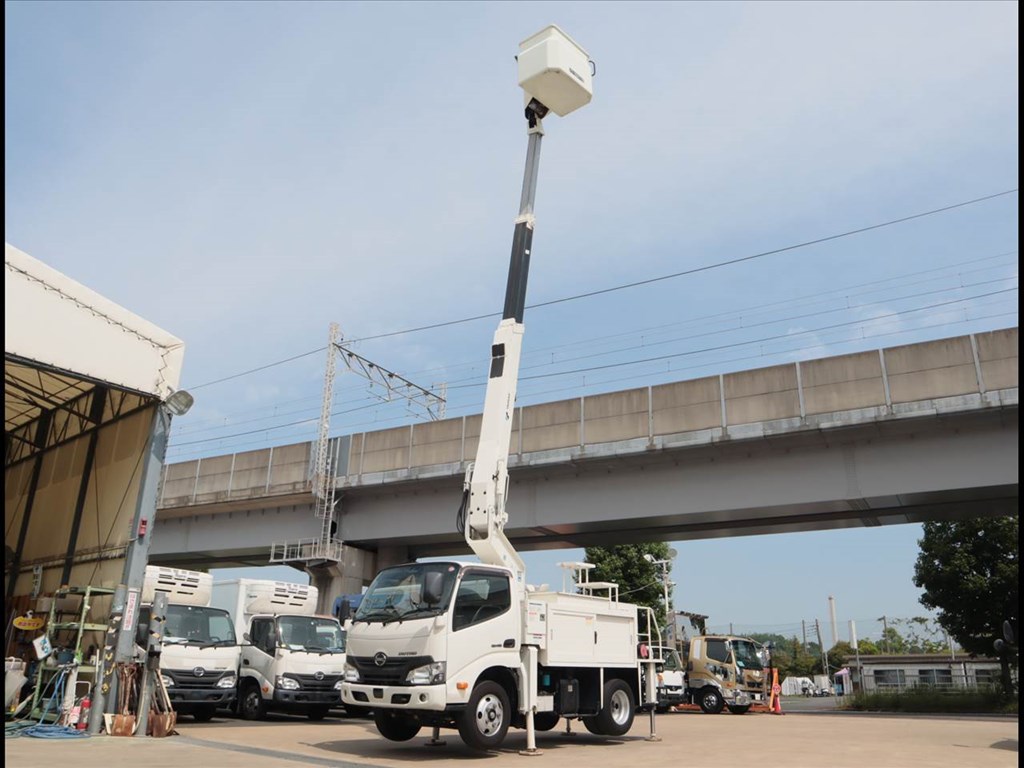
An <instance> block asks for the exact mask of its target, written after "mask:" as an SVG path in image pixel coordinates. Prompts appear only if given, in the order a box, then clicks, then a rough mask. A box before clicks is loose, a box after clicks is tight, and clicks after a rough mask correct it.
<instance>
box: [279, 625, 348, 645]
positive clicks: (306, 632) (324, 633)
mask: <svg viewBox="0 0 1024 768" xmlns="http://www.w3.org/2000/svg"><path fill="white" fill-rule="evenodd" d="M277 628H278V631H279V632H280V638H281V645H283V646H284V647H285V648H288V649H289V650H292V651H307V650H308V651H327V652H329V653H344V652H345V630H343V629H342V628H341V625H340V624H338V622H337V621H335V620H334V619H322V618H320V617H319V616H279V617H278V618H277Z"/></svg>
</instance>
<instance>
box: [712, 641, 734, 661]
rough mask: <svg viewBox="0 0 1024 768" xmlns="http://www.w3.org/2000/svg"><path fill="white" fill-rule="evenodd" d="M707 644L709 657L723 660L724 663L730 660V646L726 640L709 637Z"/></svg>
mask: <svg viewBox="0 0 1024 768" xmlns="http://www.w3.org/2000/svg"><path fill="white" fill-rule="evenodd" d="M707 646H708V658H709V659H714V660H715V661H721V662H722V663H723V664H727V663H728V662H729V646H727V645H726V643H725V640H712V639H708V641H707Z"/></svg>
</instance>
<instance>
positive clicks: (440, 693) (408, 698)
mask: <svg viewBox="0 0 1024 768" xmlns="http://www.w3.org/2000/svg"><path fill="white" fill-rule="evenodd" d="M341 700H342V702H344V703H345V704H353V705H355V706H360V707H371V708H372V707H387V708H389V709H408V710H426V711H429V712H443V711H444V710H445V709H447V707H448V696H447V692H446V690H445V686H444V684H440V685H368V684H365V683H342V686H341Z"/></svg>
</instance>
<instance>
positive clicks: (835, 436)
mask: <svg viewBox="0 0 1024 768" xmlns="http://www.w3.org/2000/svg"><path fill="white" fill-rule="evenodd" d="M1017 345H1018V329H1017V328H1009V329H1004V330H999V331H993V332H989V333H983V334H976V335H969V336H960V337H955V338H948V339H941V340H937V341H930V342H925V343H919V344H911V345H906V346H899V347H891V348H887V349H881V350H873V351H868V352H860V353H856V354H848V355H842V356H837V357H828V358H822V359H816V360H806V361H800V362H796V363H791V364H786V365H777V366H772V367H769V368H761V369H756V370H748V371H740V372H737V373H728V374H722V375H718V376H710V377H706V378H701V379H695V380H689V381H681V382H675V383H669V384H661V385H657V386H650V387H640V388H637V389H630V390H626V391H621V392H612V393H609V394H601V395H593V396H587V397H579V398H573V399H569V400H562V401H559V402H553V403H545V404H541V405H534V406H527V407H524V408H520V409H518V410H517V412H516V418H515V423H514V428H513V437H512V441H513V443H512V456H511V458H510V474H511V478H512V479H511V483H512V487H511V489H510V498H509V510H510V517H511V519H510V522H509V527H508V529H507V532H508V534H509V536H510V538H511V539H512V540H513V541H514V542H515V544H516V546H517V547H518V548H520V549H522V550H531V549H549V548H564V547H582V546H587V545H592V544H598V543H609V542H627V541H650V540H673V541H675V540H686V539H696V538H710V537H721V536H738V535H750V534H762V533H784V532H792V531H809V530H820V529H827V528H845V527H858V526H878V525H887V524H898V523H912V522H921V521H924V520H934V519H952V518H966V517H975V516H985V515H1005V514H1016V511H1017V506H1018V497H1019V490H1018V479H1017V443H1018V429H1017V423H1018V389H1017V387H1018V372H1017V357H1018V352H1017ZM479 423H480V417H479V416H466V417H462V418H455V419H448V420H445V421H438V422H429V423H417V424H411V425H407V426H402V427H397V428H394V429H387V430H380V431H375V432H365V433H360V434H355V435H346V436H343V437H339V438H336V439H335V440H334V441H333V448H334V451H335V455H336V459H337V460H336V461H335V464H334V466H336V467H338V469H339V471H338V476H337V488H338V490H339V495H340V496H341V502H340V504H339V519H338V524H339V530H338V537H339V538H340V539H341V540H342V541H344V542H345V545H346V547H345V557H344V562H343V563H342V565H341V567H340V568H334V569H332V570H331V571H330V573H331V574H333V576H334V577H335V578H336V579H340V580H336V581H335V582H334V583H333V584H331V585H330V586H329V587H328V584H327V582H321V583H322V584H323V586H324V587H325V588H329V589H330V591H331V594H336V593H337V592H339V591H343V590H344V591H358V590H357V587H358V585H359V584H360V583H362V582H364V581H366V580H367V579H368V578H370V577H372V574H373V573H374V572H375V570H376V569H377V568H378V567H379V566H381V565H384V564H387V563H391V562H395V561H402V560H406V559H409V558H415V557H418V556H429V555H442V554H464V553H466V552H467V551H468V549H467V548H466V547H465V544H464V543H463V541H462V539H461V537H460V536H459V535H458V534H457V533H456V531H455V511H456V508H457V506H458V503H459V499H460V494H461V479H462V476H463V474H464V472H465V469H466V463H467V462H468V461H471V460H472V457H473V455H474V452H475V449H476V438H477V434H478V431H479ZM311 453H312V445H311V444H309V443H300V444H295V445H287V446H282V447H275V448H272V449H265V450H260V451H249V452H245V453H238V454H232V455H228V456H218V457H215V458H210V459H202V460H196V461H191V462H185V463H180V464H172V465H169V466H168V467H167V468H166V474H165V479H164V485H163V490H162V497H161V508H160V512H159V515H158V522H157V530H156V532H155V536H154V543H153V549H152V554H151V559H152V561H153V562H163V563H174V564H178V565H181V566H189V565H200V566H211V565H231V564H243V563H244V564H254V565H255V564H266V563H267V561H268V555H269V552H270V545H271V543H272V542H276V541H282V540H285V539H291V540H296V539H303V538H312V537H314V536H316V535H317V533H318V531H319V521H317V520H315V519H314V517H313V512H312V498H311V493H310V474H311V469H310V465H311ZM314 573H316V571H315V569H314ZM318 581H319V579H318Z"/></svg>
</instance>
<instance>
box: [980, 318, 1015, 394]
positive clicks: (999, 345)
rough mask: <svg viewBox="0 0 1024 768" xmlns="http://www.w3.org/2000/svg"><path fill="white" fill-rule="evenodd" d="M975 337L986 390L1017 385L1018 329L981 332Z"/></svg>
mask: <svg viewBox="0 0 1024 768" xmlns="http://www.w3.org/2000/svg"><path fill="white" fill-rule="evenodd" d="M975 338H976V340H977V346H978V359H979V363H980V367H981V377H982V380H983V385H984V388H985V391H986V392H987V391H989V390H992V389H1009V388H1011V387H1016V386H1017V382H1018V380H1019V379H1018V373H1017V354H1018V353H1017V344H1018V338H1017V329H1016V328H1009V329H1007V330H1004V331H991V332H989V333H979V334H977V335H976V337H975Z"/></svg>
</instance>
